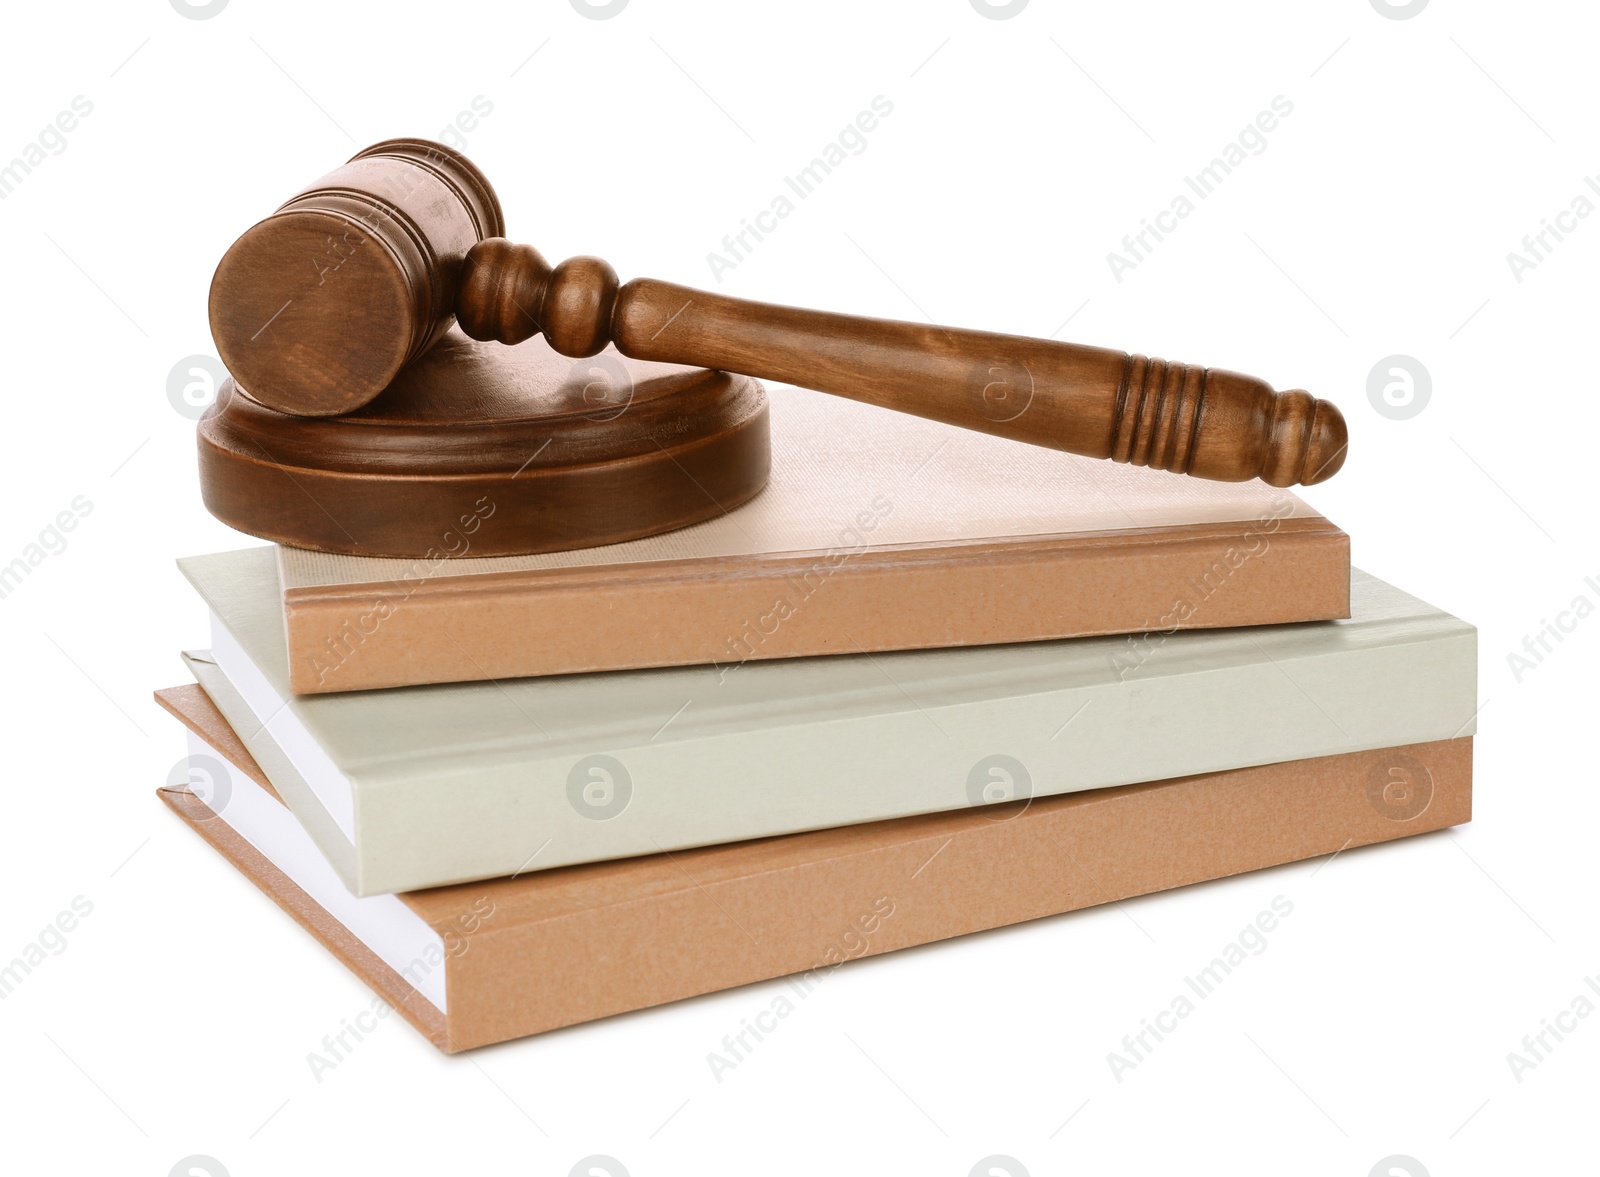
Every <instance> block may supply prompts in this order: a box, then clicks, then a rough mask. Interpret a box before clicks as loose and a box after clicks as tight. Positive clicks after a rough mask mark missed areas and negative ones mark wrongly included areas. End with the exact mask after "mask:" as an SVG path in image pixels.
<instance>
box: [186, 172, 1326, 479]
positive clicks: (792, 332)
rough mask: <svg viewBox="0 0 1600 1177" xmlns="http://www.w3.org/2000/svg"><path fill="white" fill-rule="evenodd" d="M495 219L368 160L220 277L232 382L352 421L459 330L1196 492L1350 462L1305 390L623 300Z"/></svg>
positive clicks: (1159, 365) (611, 281)
mask: <svg viewBox="0 0 1600 1177" xmlns="http://www.w3.org/2000/svg"><path fill="white" fill-rule="evenodd" d="M499 220H500V213H499V206H498V204H497V203H496V202H495V199H494V196H493V193H492V191H491V190H490V189H489V187H488V183H487V181H486V180H484V179H483V177H482V175H481V173H479V172H478V171H477V169H476V168H474V167H473V166H472V165H471V164H470V163H468V162H467V161H466V160H465V159H464V158H462V157H461V156H459V155H458V154H457V153H455V152H453V151H450V149H448V148H445V147H443V146H441V145H438V144H424V143H420V142H419V141H412V140H396V141H391V142H389V143H382V144H378V145H376V146H374V147H371V148H368V149H367V150H366V151H364V152H362V153H361V154H360V155H358V156H357V157H356V158H355V159H354V160H352V161H351V163H350V164H347V165H346V166H345V167H344V168H342V169H339V170H338V171H336V172H334V173H332V174H331V175H330V176H329V177H326V178H324V180H322V181H319V182H318V183H317V184H315V185H313V186H312V187H311V188H310V189H307V190H306V192H304V193H302V194H300V195H299V196H297V197H295V198H294V199H293V200H291V201H290V202H289V204H288V205H285V206H284V208H283V209H281V210H279V212H278V213H276V214H274V215H273V216H272V217H269V218H268V219H267V220H265V221H263V222H261V223H260V224H259V225H257V226H255V227H254V228H252V229H251V230H250V231H249V232H247V233H246V234H245V236H244V237H242V238H241V239H240V241H239V242H238V243H236V244H235V246H234V247H233V248H232V249H231V250H230V251H229V253H228V255H227V256H226V257H225V258H224V259H223V262H222V264H221V266H219V268H218V270H217V276H216V278H215V280H214V281H213V285H212V292H211V319H212V330H213V333H214V334H215V335H216V337H217V343H218V348H219V350H220V352H221V354H222V358H223V360H224V362H225V363H227V364H228V365H229V368H230V370H231V371H233V373H234V375H235V377H236V378H237V379H238V380H239V381H240V383H241V385H242V386H243V387H244V388H246V389H248V390H249V391H250V393H251V395H252V396H253V397H254V398H255V399H256V400H258V401H260V402H261V403H263V404H266V405H270V406H272V407H273V408H275V409H277V410H278V411H280V412H283V413H288V414H297V415H330V414H338V413H343V412H348V411H350V410H351V409H353V408H355V407H358V406H359V405H360V404H364V403H366V402H367V401H368V400H370V399H371V398H372V397H373V396H376V395H377V394H378V393H379V392H380V391H381V390H382V389H383V388H384V387H385V386H386V385H387V383H388V382H389V381H390V380H392V379H394V378H395V377H396V376H397V375H398V373H399V372H400V371H401V370H402V369H403V368H404V367H405V365H406V364H407V363H410V362H412V361H414V360H415V359H416V358H417V357H418V356H419V355H421V354H422V352H423V351H425V350H426V348H427V346H428V344H429V343H430V342H431V340H433V339H436V338H438V335H439V333H440V332H442V331H443V330H444V328H445V327H446V326H448V322H449V318H450V316H451V315H452V314H454V316H455V318H456V319H457V320H458V321H459V323H460V325H461V327H462V329H463V330H464V331H465V332H466V333H467V334H468V335H470V336H472V337H473V338H475V339H480V340H496V341H499V342H501V343H507V344H514V343H520V342H522V341H523V340H526V339H528V338H530V337H531V336H533V335H535V334H538V333H543V335H544V336H545V338H546V339H547V340H548V341H549V344H550V346H551V347H553V348H554V349H555V350H556V351H558V352H561V353H563V354H565V355H569V356H586V355H592V354H594V353H596V352H598V351H599V350H600V349H601V348H603V347H605V346H606V345H607V344H608V343H612V344H614V345H615V346H616V348H617V350H618V351H619V352H621V353H622V354H623V355H626V356H632V357H635V358H638V359H648V360H659V361H664V362H671V363H680V364H690V365H694V366H702V367H711V368H720V369H723V370H726V371H731V372H741V373H745V374H747V375H751V376H756V377H760V378H764V379H770V380H779V381H783V382H785V383H790V384H797V385H801V386H803V387H806V388H814V389H818V390H820V391H823V392H827V393H832V394H834V395H837V396H844V397H850V398H852V399H855V400H860V401H865V402H868V403H871V404H875V405H880V406H882V407H884V408H887V409H893V410H896V411H899V412H904V413H914V414H917V415H919V416H923V417H929V418H933V419H935V420H939V421H945V422H948V423H950V424H953V425H958V426H962V427H964V428H969V429H978V430H982V431H984V432H986V433H992V434H996V435H998V436H1002V437H1008V438H1012V439H1015V440H1017V441H1022V442H1027V443H1029V444H1033V445H1042V446H1049V447H1052V448H1055V449H1060V450H1066V451H1069V452H1072V453H1078V454H1085V455H1088V456H1091V457H1097V458H1109V459H1111V460H1113V461H1119V462H1131V463H1133V464H1134V465H1140V466H1151V467H1154V468H1156V469H1160V470H1168V471H1172V472H1175V473H1179V474H1191V475H1195V476H1197V477H1202V478H1212V479H1220V480H1224V481H1239V480H1243V479H1248V478H1262V479H1264V480H1265V481H1267V482H1269V483H1271V484H1272V485H1274V486H1290V485H1293V484H1295V483H1307V484H1309V483H1315V482H1321V481H1323V480H1324V479H1326V478H1329V477H1331V476H1332V475H1333V474H1334V473H1336V472H1337V471H1338V469H1339V468H1340V466H1341V465H1342V464H1343V462H1344V457H1345V450H1346V444H1347V435H1346V428H1345V422H1344V419H1343V417H1342V416H1341V415H1340V413H1339V410H1338V409H1337V408H1335V407H1334V406H1333V405H1332V404H1331V403H1329V402H1328V401H1325V400H1318V399H1316V398H1314V397H1313V396H1312V395H1311V394H1310V393H1308V392H1305V391H1303V390H1298V389H1296V390H1292V391H1289V392H1275V391H1273V389H1272V388H1271V387H1270V386H1269V385H1268V384H1267V383H1266V382H1265V381H1263V380H1260V379H1257V378H1255V377H1252V376H1245V375H1242V374H1240V373H1237V372H1230V371H1226V370H1223V369H1216V368H1206V367H1197V366H1192V365H1187V364H1177V363H1169V362H1167V361H1165V360H1159V359H1150V358H1147V357H1145V356H1140V355H1129V354H1127V353H1124V352H1120V351H1114V350H1110V349H1106V348H1098V347H1089V346H1085V345H1081V344H1072V343H1059V342H1056V341H1053V340H1042V339H1029V338H1024V337H1020V336H1013V335H1002V334H994V333H989V332H980V331H966V330H958V329H954V328H946V327H936V326H928V325H925V324H916V323H902V322H894V321H890V320H883V319H872V318H863V317H859V316H854V315H840V314H830V313H827V312H823V311H812V310H801V309H797V308H793V307H784V306H775V305H770V304H765V303H755V302H747V301H743V300H740V299H734V298H729V297H727V296H725V295H718V294H711V293H707V292H704V291H698V290H693V289H690V288H688V287H684V286H677V285H674V284H672V283H668V282H660V281H656V280H654V279H649V278H639V279H635V280H633V281H631V282H628V283H626V284H622V283H621V282H619V280H618V278H617V275H616V273H615V272H614V271H613V270H612V268H611V267H610V266H609V265H607V264H606V263H605V262H604V261H601V260H600V259H598V258H593V257H575V258H569V259H568V260H566V261H564V262H561V263H560V264H558V265H555V266H552V265H550V264H549V263H548V262H546V261H545V259H544V258H543V257H542V256H541V255H540V254H539V252H538V251H537V250H535V249H533V248H532V247H530V246H526V245H514V244H512V243H511V242H510V241H507V240H505V239H504V238H503V237H501V236H500V233H501V229H500V227H499ZM319 235H321V237H322V238H325V240H321V239H319ZM319 250H320V252H319Z"/></svg>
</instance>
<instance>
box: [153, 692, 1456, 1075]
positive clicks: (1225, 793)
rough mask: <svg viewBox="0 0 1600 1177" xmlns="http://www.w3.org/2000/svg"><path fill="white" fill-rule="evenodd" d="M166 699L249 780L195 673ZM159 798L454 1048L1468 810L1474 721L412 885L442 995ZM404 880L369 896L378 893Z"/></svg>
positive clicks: (812, 968)
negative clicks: (1422, 732)
mask: <svg viewBox="0 0 1600 1177" xmlns="http://www.w3.org/2000/svg"><path fill="white" fill-rule="evenodd" d="M156 697H157V699H158V701H159V702H160V703H161V704H162V706H164V707H165V708H166V709H167V710H168V711H170V712H171V713H172V714H173V715H175V716H177V717H178V718H179V719H180V720H181V721H182V722H183V723H184V724H185V725H186V726H187V727H188V728H189V729H190V730H191V731H193V732H194V733H195V734H196V735H198V736H199V737H200V738H201V739H202V740H203V741H204V742H205V743H206V744H207V745H209V746H210V747H211V748H212V749H214V750H215V751H217V752H218V753H220V754H221V755H222V756H223V757H225V758H226V759H227V760H228V761H229V762H231V763H232V764H233V765H234V766H235V767H236V768H237V769H238V770H239V771H240V772H241V773H242V774H244V775H246V776H248V777H249V778H250V780H251V781H253V782H255V783H256V784H257V785H259V786H261V787H262V788H263V789H266V790H268V791H269V792H270V789H271V786H270V785H269V784H268V782H267V779H266V777H265V775H264V774H263V773H262V772H261V770H260V768H259V767H258V766H257V765H256V764H255V762H254V761H253V760H252V759H251V758H250V755H249V753H248V752H247V751H246V750H245V748H244V746H243V744H241V743H240V741H239V739H238V737H237V736H236V735H235V734H234V732H233V731H232V729H230V728H229V727H228V725H227V722H226V721H225V720H224V719H223V718H222V715H221V714H220V713H219V712H218V711H217V710H216V708H215V707H214V706H212V704H211V702H210V700H209V699H208V698H207V696H206V695H205V693H204V692H203V691H202V690H200V688H199V687H196V686H184V687H174V688H171V689H168V690H165V691H160V692H158V693H157V696H156ZM159 794H160V796H161V799H162V800H163V801H164V802H165V803H166V804H167V805H168V806H169V807H170V808H171V809H172V810H173V811H174V812H176V813H177V814H178V815H179V816H180V817H181V818H182V819H183V820H184V821H185V822H187V823H188V824H189V825H190V826H191V827H193V828H194V829H195V830H196V831H197V832H198V833H199V834H200V835H201V836H202V837H204V838H205V839H206V840H207V841H208V842H210V843H211V844H212V846H214V847H215V848H216V849H217V850H218V851H219V852H220V853H221V854H222V855H223V857H224V858H226V859H227V860H228V861H229V862H231V863H232V864H233V865H234V866H235V867H237V868H238V869H239V870H240V871H241V872H243V873H244V874H245V875H246V876H248V877H249V878H250V879H251V880H252V881H253V882H254V883H255V884H256V885H257V886H258V887H259V888H261V890H262V891H264V892H265V893H266V894H267V895H268V896H269V897H271V898H272V899H273V901H274V902H276V903H277V904H278V905H279V906H280V907H282V908H283V909H284V910H285V911H286V912H288V913H289V915H290V916H291V917H293V918H294V919H295V920H296V921H297V922H299V923H300V924H301V925H302V926H304V927H305V928H306V929H307V930H308V931H310V932H311V934H312V935H314V936H315V937H316V938H317V939H318V940H320V941H321V942H322V944H323V945H324V946H325V947H326V948H328V950H329V951H331V952H333V953H334V955H335V956H337V957H338V958H339V959H340V960H341V961H343V962H344V963H345V965H346V966H348V967H349V968H350V969H351V970H352V971H353V972H355V973H356V974H357V975H358V976H360V977H361V978H362V979H363V980H364V981H366V982H367V984H368V985H369V986H371V987H372V989H373V990H374V991H375V992H377V993H378V994H379V995H380V996H381V997H382V998H383V999H384V1000H385V1001H387V1002H388V1003H390V1004H391V1005H392V1006H393V1007H394V1008H395V1009H396V1010H398V1011H399V1012H400V1014H401V1015H402V1016H403V1017H404V1018H405V1019H406V1020H407V1021H409V1022H410V1023H411V1024H412V1025H414V1026H415V1027H416V1028H417V1029H419V1030H420V1031H422V1033H424V1034H425V1035H427V1036H428V1038H429V1039H430V1040H431V1041H432V1042H433V1043H434V1044H435V1045H436V1046H438V1047H439V1048H440V1049H441V1050H445V1051H451V1052H454V1051H459V1050H468V1049H471V1048H473V1047H477V1046H484V1045H488V1044H490V1043H493V1042H501V1041H505V1040H507V1039H510V1038H518V1037H522V1036H524V1035H528V1034H536V1033H539V1032H541V1031H544V1030H550V1029H555V1028H556V1027H559V1026H567V1025H572V1024H574V1023H578V1022H583V1021H589V1020H591V1019H594V1018H601V1017H606V1016H608V1015H610V1014H616V1013H623V1012H626V1011H628V1010H636V1009H641V1008H645V1007H648V1006H654V1005H661V1004H664V1003H666V1002H670V1001H676V1000H679V999H681V998H685V997H692V996H695V995H697V994H702V993H709V992H713V991H716V990H721V989H728V988H732V987H734V986H738V985H744V984H749V983H751V982H755V981H762V980H769V979H772V978H775V977H783V976H792V977H793V979H792V980H791V982H790V987H791V988H792V989H793V990H794V993H795V996H796V998H797V999H798V998H802V997H803V996H804V995H805V994H806V993H807V992H809V990H810V989H811V988H812V987H813V986H814V985H815V984H816V983H817V982H818V980H819V979H820V978H821V977H823V976H825V975H826V974H827V973H828V972H829V971H831V970H832V969H833V968H836V967H837V966H838V965H840V964H842V963H844V962H846V961H848V960H850V959H854V958H856V957H861V956H869V955H874V954H877V953H881V952H890V951H893V950H895V949H899V948H908V947H912V946H914V945H918V944H926V943H929V942H931V941H934V940H941V939H945V938H947V937H951V936H959V935H962V934H965V933H967V932H975V931H980V930H982V929H986V928H995V927H1000V926H1003V925H1006V924H1013V923H1019V922H1021V921H1024V920H1032V919H1038V918H1041V917H1043V916H1048V915H1055V914H1059V913H1062V912H1068V911H1075V910H1077V909H1080V908H1084V907H1090V906H1094V905H1096V904H1101V903H1108V902H1113V901H1116V900H1121V899H1126V898H1129V897H1132V896H1135V895H1143V894H1147V893H1149V892H1152V891H1160V890H1165V889H1167V888H1170V887H1180V886H1185V885H1187V884H1190V883H1196V882H1201V881H1203V880H1206V879H1214V878H1220V877H1223V876H1227V875H1234V874H1241V873H1243V872H1246V871H1252V870H1258V869H1261V868H1263V867H1268V866H1275V865H1278V864H1280V863H1285V862H1294V861H1298V860H1301V859H1306V858H1314V857H1316V856H1318V855H1323V854H1333V853H1336V852H1339V851H1343V850H1347V849H1351V848H1353V847H1358V846H1364V845H1368V844H1371V843H1375V842H1383V841H1389V840H1392V839H1395V838H1402V837H1406V836H1408V835H1411V834H1419V833H1425V832H1429V831H1433V830H1439V829H1444V828H1446V827H1448V826H1453V825H1457V824H1460V823H1462V822H1465V821H1468V820H1470V818H1471V808H1472V738H1471V737H1470V736H1466V737H1459V738H1456V739H1452V740H1439V741H1435V742H1432V743H1426V744H1413V745H1409V746H1407V747H1404V748H1391V749H1384V750H1380V751H1372V752H1359V753H1348V754H1345V755H1339V756H1326V757H1320V758H1317V759H1314V760H1301V761H1293V762H1289V763H1284V764H1270V765H1263V766H1259V767H1255V768H1247V769H1240V770H1237V771H1232V772H1216V773H1207V774H1205V775H1201V776H1192V777H1184V778H1180V779H1177V780H1171V781H1163V782H1158V783H1154V784H1144V785H1125V786H1121V787H1118V788H1113V789H1101V790H1095V791H1092V792H1084V793H1074V794H1069V795H1067V796H1059V797H1050V798H1046V799H1043V800H1034V801H1032V802H1024V803H1012V804H1009V805H1003V806H985V807H983V808H980V809H968V810H964V811H960V812H956V813H943V814H934V815H928V816H923V817H911V818H902V819H899V820H896V821H885V822H875V823H872V824H870V825H860V826H850V827H845V828H841V829H833V830H822V831H818V832H814V833H807V834H797V835H792V836H789V837H782V838H767V839H762V840H759V841H753V842H740V843H735V844H732V845H727V846H715V847H708V848H705V849H700V850H690V851H685V852H682V853H677V854H660V855H653V856H650V857H646V858H634V859H624V860H619V861H613V862H604V863H596V864H592V865H586V866H575V867H564V868H560V869H556V870H550V871H545V872H542V873H536V874H530V875H524V876H522V877H514V878H508V879H495V880H490V881H487V882H478V883H466V884H461V885H458V886H454V887H440V888H436V889H433V890H428V891H415V892H411V893H409V894H404V895H401V896H398V901H399V902H400V903H403V904H404V905H405V907H406V908H408V909H409V910H410V911H411V912H414V913H415V914H416V915H417V916H418V917H420V919H421V920H422V921H424V922H425V923H426V924H427V925H428V926H429V927H431V928H432V929H433V930H434V931H435V932H437V933H438V935H439V937H440V938H441V941H442V943H444V944H445V945H446V946H447V951H445V952H444V953H443V955H442V959H441V961H440V962H439V963H440V964H442V966H443V967H444V969H445V988H446V992H447V995H448V1002H447V1011H445V1012H441V1010H440V1009H439V1008H438V1007H437V1006H436V1005H434V1004H433V1003H431V1002H430V1001H429V1000H428V999H426V998H425V997H423V996H422V994H421V993H420V992H419V991H418V990H417V989H416V988H415V987H414V986H413V985H412V984H411V983H409V982H408V980H407V979H406V977H405V976H403V975H402V974H401V973H400V972H398V971H396V970H395V969H394V968H392V967H390V966H389V965H388V964H385V963H384V962H383V961H382V960H381V959H379V958H378V956H377V955H375V954H374V952H372V951H371V950H370V949H369V948H368V947H367V946H366V945H365V944H363V942H362V941H361V940H360V939H358V938H357V937H356V936H355V935H353V934H352V933H351V932H350V931H349V930H348V929H347V928H346V927H345V926H344V925H343V924H341V923H340V922H339V921H338V920H336V919H334V918H332V917H331V916H330V915H329V914H328V913H327V912H326V911H325V910H324V909H323V908H322V907H320V906H319V905H318V904H317V903H316V902H314V901H313V900H312V899H311V898H310V897H309V896H308V895H307V894H306V893H305V892H304V891H302V890H301V889H300V887H298V886H297V885H296V884H295V883H294V882H292V881H291V880H290V879H289V878H288V876H287V875H285V874H284V873H283V872H282V871H280V870H279V869H278V868H277V867H276V866H274V865H273V864H272V863H271V862H270V861H268V859H267V858H266V857H265V856H264V855H263V854H261V853H260V852H259V851H257V850H256V849H255V848H254V847H253V846H252V845H251V844H250V843H249V842H247V841H245V839H244V838H243V837H241V836H240V835H239V834H238V833H236V832H235V831H234V830H233V829H232V828H231V827H230V826H228V824H227V822H226V819H225V814H226V807H225V806H224V807H222V808H223V809H224V816H217V815H215V814H214V813H213V812H212V810H211V809H210V808H208V807H207V805H206V804H205V802H204V801H202V800H201V799H200V797H198V796H197V795H196V794H195V793H193V792H191V791H190V790H189V789H187V788H184V787H182V786H168V787H165V788H163V789H161V790H160V791H159ZM392 898H394V897H390V896H376V897H373V899H370V900H358V901H356V902H360V903H367V902H372V901H374V900H378V901H387V900H391V899H392Z"/></svg>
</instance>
